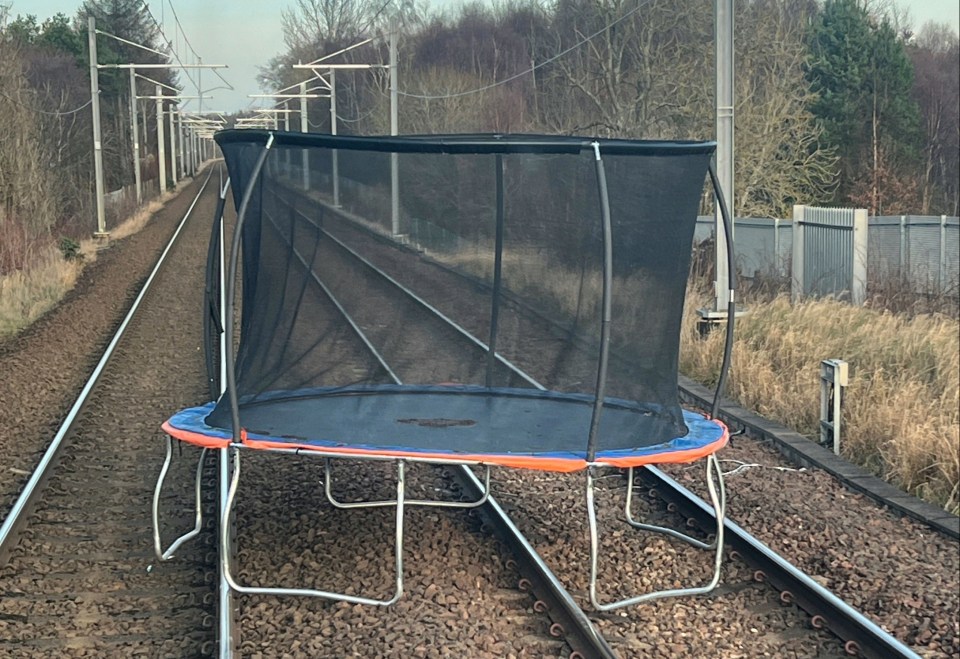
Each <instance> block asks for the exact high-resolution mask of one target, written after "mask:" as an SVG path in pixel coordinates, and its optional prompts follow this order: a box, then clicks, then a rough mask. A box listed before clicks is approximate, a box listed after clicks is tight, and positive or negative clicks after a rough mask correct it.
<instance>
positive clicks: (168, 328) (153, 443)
mask: <svg viewBox="0 0 960 659" xmlns="http://www.w3.org/2000/svg"><path fill="white" fill-rule="evenodd" d="M215 176H216V168H215V167H214V168H211V169H210V171H209V172H208V173H207V176H206V177H205V179H203V180H197V181H196V182H195V183H194V184H193V185H192V186H191V187H189V188H188V189H187V191H185V193H184V194H191V195H192V193H195V197H193V201H192V203H191V204H190V206H189V208H188V209H187V211H186V213H184V214H183V216H182V218H181V219H180V222H179V225H178V226H177V229H176V231H175V232H174V234H173V237H172V238H171V239H170V242H169V243H168V246H167V248H166V249H165V250H164V252H163V254H162V255H161V257H160V259H159V260H158V262H157V264H156V266H155V267H154V270H153V272H152V273H151V274H150V276H149V277H148V278H147V280H146V283H145V284H144V285H143V287H142V289H141V292H140V294H139V295H138V296H137V298H136V300H135V301H134V303H133V305H132V307H131V309H130V311H129V313H128V314H127V316H126V317H125V318H124V319H123V321H122V322H121V324H120V326H119V328H118V329H117V332H116V333H115V335H114V337H113V339H112V340H111V341H110V343H109V345H108V346H107V349H106V351H105V352H104V354H103V357H102V358H101V360H100V362H99V363H98V364H97V366H96V368H95V369H94V371H93V374H92V375H91V377H90V378H89V380H88V381H87V383H86V385H85V386H84V387H83V390H82V391H81V393H80V396H79V397H78V398H77V400H76V402H75V403H74V405H73V407H72V408H71V410H70V412H69V414H68V415H67V417H66V419H65V420H64V421H63V423H62V424H61V426H60V428H59V430H58V432H57V433H56V435H55V437H54V439H53V441H52V442H51V444H50V445H49V446H48V448H47V450H46V451H45V453H44V455H43V457H42V459H41V460H40V461H39V463H38V464H37V466H36V468H35V470H34V471H33V473H32V475H31V478H30V480H29V481H28V482H27V484H26V485H25V486H24V488H23V490H22V491H21V492H20V495H19V496H18V498H17V500H16V502H15V503H14V505H13V506H12V508H11V510H10V513H9V514H8V515H7V517H6V519H5V521H4V523H3V526H2V529H0V551H2V555H3V556H4V557H5V560H4V565H3V567H2V568H0V592H2V594H3V595H2V597H0V601H2V604H0V607H2V608H0V655H3V656H8V657H17V656H24V657H34V656H38V655H43V656H124V655H128V654H133V653H134V652H141V653H142V652H144V651H146V652H148V653H149V654H152V655H155V656H163V655H166V656H198V655H200V654H203V653H209V652H212V650H213V648H214V634H213V631H214V630H213V614H214V613H215V608H214V597H213V594H214V593H213V588H212V585H211V584H212V578H213V576H214V574H215V569H216V560H215V554H213V553H211V551H212V549H213V544H212V540H213V535H212V533H210V530H207V531H206V532H205V533H204V534H203V535H202V536H201V538H200V539H199V540H200V541H199V542H198V543H197V544H196V545H195V546H194V547H193V548H191V549H190V550H188V551H186V552H185V553H184V555H183V558H184V560H183V561H181V562H179V563H178V564H175V565H169V566H168V565H164V566H161V567H159V568H157V569H153V568H154V562H155V561H154V559H153V555H152V554H153V552H152V546H151V543H150V541H149V540H150V537H151V533H150V516H149V510H150V507H149V506H150V494H151V486H150V483H151V481H152V480H153V478H154V477H155V474H156V468H157V464H158V460H159V458H158V452H157V448H158V447H159V445H160V444H159V443H158V439H157V436H158V435H159V433H158V429H157V419H158V418H161V417H160V416H159V415H160V414H162V412H161V411H160V410H162V409H164V408H166V409H169V408H170V407H171V406H176V405H179V404H185V403H189V402H191V401H193V400H195V399H196V398H197V397H198V395H202V391H203V390H202V387H201V385H202V376H201V373H202V370H201V365H202V363H201V361H200V357H199V353H198V352H197V349H198V347H199V345H200V335H199V327H194V324H193V323H184V322H183V319H184V318H185V317H191V316H194V315H195V313H194V310H195V309H198V308H199V305H200V304H201V301H202V296H201V292H200V291H199V290H197V287H196V286H195V285H194V283H193V282H195V281H197V280H198V279H197V278H198V277H199V276H201V275H202V271H203V256H204V249H203V244H204V242H205V232H204V230H203V224H202V222H201V221H200V220H198V219H196V216H197V215H199V216H200V217H202V218H204V219H206V218H209V217H210V216H211V215H212V211H213V205H212V204H213V199H214V195H213V194H212V193H211V191H212V189H213V188H214V187H215V183H216V181H215V180H214V181H213V184H210V180H211V177H215ZM171 261H173V262H175V265H171ZM64 347H66V346H64ZM192 375H195V377H192ZM181 462H182V463H183V462H185V461H181ZM183 467H184V465H183V464H179V465H177V470H178V471H180V470H182V468H183ZM211 468H212V465H211ZM180 480H181V481H182V482H183V483H184V484H187V483H188V480H189V479H187V478H183V479H180ZM189 495H190V492H189V486H185V489H184V488H180V489H173V490H171V493H170V495H169V496H168V498H167V501H166V502H165V503H166V504H167V505H168V506H169V507H170V508H172V509H175V510H176V509H177V508H178V506H177V505H176V504H177V502H178V501H181V500H186V501H189ZM180 508H181V509H182V510H181V511H180V514H178V515H175V517H176V520H175V521H177V522H181V523H182V522H184V518H185V517H186V516H187V515H189V511H188V510H183V509H185V508H187V507H186V506H181V507H180ZM211 511H212V508H211Z"/></svg>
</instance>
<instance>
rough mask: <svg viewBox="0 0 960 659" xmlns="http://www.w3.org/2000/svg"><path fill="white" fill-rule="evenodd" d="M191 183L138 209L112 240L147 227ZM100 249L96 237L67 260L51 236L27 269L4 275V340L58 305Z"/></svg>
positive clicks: (0, 302)
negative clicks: (73, 257) (164, 206)
mask: <svg viewBox="0 0 960 659" xmlns="http://www.w3.org/2000/svg"><path fill="white" fill-rule="evenodd" d="M187 183H188V182H187V181H184V182H183V183H182V184H181V185H178V189H177V190H170V191H167V192H165V193H164V194H163V195H162V196H161V197H160V198H159V199H154V200H153V201H151V202H149V203H148V204H147V205H145V206H144V207H142V208H140V209H138V210H137V211H136V212H135V213H134V214H133V215H132V216H131V217H129V218H127V219H126V220H124V221H123V222H122V223H121V224H120V225H118V226H117V228H116V229H114V230H113V231H112V232H111V233H110V240H111V241H117V240H123V239H124V238H127V237H129V236H132V235H133V234H135V233H137V232H138V231H140V230H141V229H143V227H144V226H146V224H147V222H148V221H149V220H150V218H152V217H153V215H154V214H155V213H156V212H157V211H159V210H160V209H161V208H163V205H164V204H165V203H166V202H167V201H168V200H170V199H171V198H173V197H174V196H176V195H177V194H178V193H179V188H181V187H183V186H184V185H187ZM97 249H98V244H97V242H95V241H94V240H93V239H92V238H91V239H87V240H82V241H81V242H80V249H79V254H80V257H81V258H79V259H75V260H71V261H67V260H65V259H64V257H63V255H62V254H61V253H60V250H59V249H57V247H56V246H55V245H54V244H53V240H52V239H51V240H50V243H49V244H47V245H43V246H41V247H38V248H36V249H32V250H31V253H30V255H29V257H28V258H26V259H25V265H24V267H23V268H21V269H18V270H15V271H13V272H11V273H9V274H7V275H4V276H2V277H0V339H3V338H6V337H8V336H12V335H14V334H17V333H18V332H20V331H21V330H23V329H24V328H25V327H27V326H28V325H30V323H32V322H33V321H35V320H36V319H37V318H39V317H40V316H42V315H43V314H45V313H46V312H47V311H49V310H50V309H52V308H53V307H54V306H56V305H57V303H58V302H60V300H62V299H63V296H65V295H66V294H67V293H68V292H69V291H70V289H72V288H73V286H74V284H76V281H77V278H78V277H79V276H80V272H81V271H82V270H83V267H84V266H85V265H89V264H90V263H94V262H95V261H96V260H97Z"/></svg>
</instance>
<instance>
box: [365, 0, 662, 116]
mask: <svg viewBox="0 0 960 659" xmlns="http://www.w3.org/2000/svg"><path fill="white" fill-rule="evenodd" d="M651 2H653V0H642V2H639V3H638V4H637V6H636V7H634V8H633V9H631V10H630V11H628V12H627V13H626V14H624V15H623V16H621V17H620V18H618V19H616V20H615V21H611V22H610V23H607V24H606V25H604V26H603V27H602V28H600V29H599V30H597V31H596V32H594V33H593V34H591V35H590V36H589V37H585V38H584V39H581V40H580V41H578V42H577V43H575V44H573V45H572V46H569V47H568V48H565V49H564V50H561V51H560V52H559V53H557V54H556V55H553V56H552V57H549V58H547V59H545V60H544V61H542V62H540V63H539V64H535V65H534V66H531V67H530V68H529V69H526V70H524V71H521V72H520V73H515V74H513V75H512V76H509V77H507V78H504V79H503V80H498V81H497V82H492V83H490V84H489V85H484V86H482V87H477V88H476V89H470V90H467V91H464V92H455V93H453V94H437V95H431V94H411V93H409V92H403V91H400V90H397V94H398V95H399V96H406V97H407V98H419V99H422V100H427V101H434V100H436V101H439V100H442V99H446V98H460V97H462V96H470V95H471V94H478V93H480V92H485V91H487V90H488V89H493V88H494V87H499V86H500V85H505V84H507V83H508V82H512V81H514V80H516V79H517V78H522V77H523V76H525V75H528V74H530V73H533V72H534V71H536V70H537V69H539V68H542V67H544V66H546V65H548V64H551V63H553V62H555V61H557V60H558V59H560V58H561V57H563V56H564V55H566V54H568V53H571V52H573V51H574V50H576V49H578V48H580V47H581V46H583V45H584V44H587V43H589V42H591V41H593V40H594V39H596V38H597V37H599V36H600V35H601V34H603V33H604V32H606V31H607V30H609V29H610V28H612V27H614V26H616V25H618V24H619V23H622V22H623V21H625V20H627V19H628V18H630V17H631V16H633V15H634V14H636V13H637V12H638V11H640V10H641V9H642V8H643V7H645V6H646V5H648V4H650V3H651ZM381 93H382V94H383V95H384V96H386V93H384V92H382V91H381Z"/></svg>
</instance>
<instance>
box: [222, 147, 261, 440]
mask: <svg viewBox="0 0 960 659" xmlns="http://www.w3.org/2000/svg"><path fill="white" fill-rule="evenodd" d="M272 146H273V133H270V137H269V138H267V143H266V145H265V146H264V147H263V151H261V152H260V157H259V158H257V162H256V163H255V164H254V166H253V170H252V171H251V172H250V181H249V182H248V183H247V187H246V189H245V190H244V191H243V197H242V198H241V200H240V208H239V209H238V210H237V221H236V225H235V226H234V228H233V239H232V240H231V241H230V264H229V266H228V268H227V289H226V291H225V293H226V296H227V302H226V308H227V310H226V314H225V316H226V319H225V321H224V335H225V337H226V345H225V354H226V355H227V360H226V362H227V370H226V373H227V396H228V399H229V401H230V419H231V421H232V425H233V441H234V442H235V443H237V444H239V443H240V401H239V396H238V395H237V371H236V360H235V359H234V354H235V350H234V336H233V318H234V314H235V313H236V308H235V307H236V300H235V299H234V298H235V297H236V281H237V264H238V262H239V260H240V242H241V237H242V235H243V223H244V220H246V218H247V208H248V207H249V206H250V197H252V196H253V189H254V188H255V187H256V186H257V182H258V181H259V179H260V171H261V170H262V169H263V163H264V162H265V161H266V159H267V154H269V153H270V147H272Z"/></svg>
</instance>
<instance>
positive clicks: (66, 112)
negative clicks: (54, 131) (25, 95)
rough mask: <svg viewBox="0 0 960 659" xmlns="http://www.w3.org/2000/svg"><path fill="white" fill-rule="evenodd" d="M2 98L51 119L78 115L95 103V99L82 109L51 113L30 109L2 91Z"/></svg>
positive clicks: (82, 106) (85, 104) (81, 107)
mask: <svg viewBox="0 0 960 659" xmlns="http://www.w3.org/2000/svg"><path fill="white" fill-rule="evenodd" d="M0 96H3V97H4V98H5V99H7V100H8V101H10V102H11V103H15V104H16V105H19V106H20V107H22V108H24V109H25V110H30V111H31V112H36V113H38V114H45V115H48V116H51V117H65V116H67V115H70V114H76V113H77V112H80V110H82V109H84V108H85V107H87V106H88V105H90V104H91V103H93V99H92V98H91V99H90V100H89V101H87V102H86V103H84V104H83V105H81V106H80V107H76V108H74V109H72V110H65V111H63V112H50V111H49V110H39V109H37V108H32V107H30V106H29V105H27V104H26V103H24V102H23V101H21V100H19V99H16V98H14V97H13V96H10V95H8V94H6V93H5V92H2V91H0Z"/></svg>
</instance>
